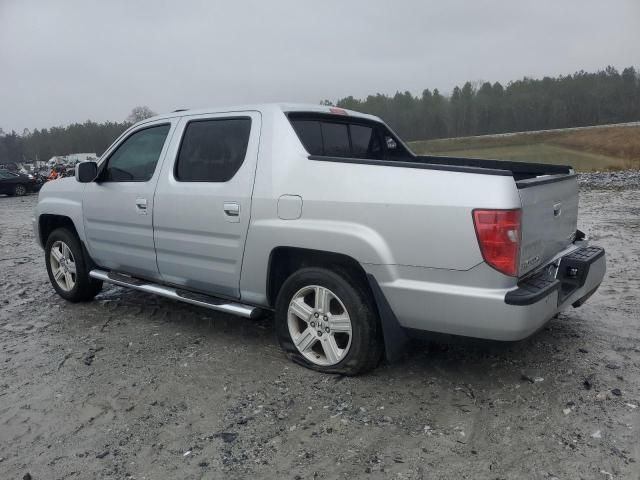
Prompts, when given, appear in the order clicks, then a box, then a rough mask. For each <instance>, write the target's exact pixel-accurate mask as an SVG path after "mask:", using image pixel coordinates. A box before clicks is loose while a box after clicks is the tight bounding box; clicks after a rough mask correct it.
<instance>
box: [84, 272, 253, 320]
mask: <svg viewBox="0 0 640 480" xmlns="http://www.w3.org/2000/svg"><path fill="white" fill-rule="evenodd" d="M89 276H90V277H91V278H95V279H96V280H102V281H103V282H108V283H113V284H114V285H119V286H121V287H127V288H132V289H134V290H140V291H141V292H146V293H153V294H155V295H160V296H161V297H166V298H171V299H173V300H179V301H181V302H186V303H191V304H192V305H198V306H200V307H205V308H209V309H211V310H216V311H218V312H224V313H230V314H232V315H239V316H241V317H244V318H256V317H258V316H259V314H260V309H259V308H256V307H252V306H250V305H243V304H241V303H234V302H229V301H228V300H223V299H220V298H216V297H211V296H209V295H202V294H200V293H193V292H189V291H187V290H181V289H177V288H172V287H166V286H164V285H159V284H157V283H151V282H147V281H145V280H140V279H138V278H134V277H128V276H126V275H122V274H119V273H114V272H107V271H105V270H91V271H90V272H89Z"/></svg>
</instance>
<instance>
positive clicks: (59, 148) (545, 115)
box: [0, 67, 640, 164]
mask: <svg viewBox="0 0 640 480" xmlns="http://www.w3.org/2000/svg"><path fill="white" fill-rule="evenodd" d="M322 103H325V104H332V102H330V101H326V100H325V101H324V102H322ZM335 104H336V105H337V106H340V107H343V108H349V109H353V110H358V111H361V112H366V113H371V114H374V115H377V116H379V117H381V118H383V119H384V120H385V121H386V122H388V123H389V124H390V125H391V126H392V128H394V129H395V130H396V131H397V132H398V133H399V134H400V136H401V137H403V138H404V139H406V140H426V139H430V138H447V137H460V136H468V135H484V134H489V133H506V132H519V131H527V130H545V129H553V128H566V127H579V126H587V125H602V124H607V123H620V122H630V121H636V120H640V75H639V73H638V72H637V71H636V69H635V68H634V67H628V68H625V69H624V70H623V71H622V73H620V72H618V71H617V70H616V69H615V68H613V67H607V68H606V69H605V70H601V71H598V72H595V73H588V72H584V71H580V72H577V73H574V74H573V75H566V76H564V75H561V76H558V77H544V78H542V79H532V78H523V79H522V80H516V81H513V82H509V83H508V84H507V85H506V86H503V85H501V84H500V83H499V82H495V83H493V84H492V83H490V82H485V83H481V82H479V83H471V82H467V83H465V84H464V85H463V86H462V87H459V86H456V87H455V88H454V89H453V92H452V93H451V95H449V96H445V95H442V94H441V93H440V92H439V91H438V90H437V89H434V90H433V91H431V90H429V89H427V90H424V91H423V92H422V95H421V96H414V95H413V94H411V93H410V92H404V93H400V92H398V93H396V94H395V95H393V96H388V95H384V94H377V95H370V96H368V97H367V98H366V99H364V100H359V99H356V98H354V97H346V98H342V99H340V100H338V101H337V102H335ZM151 115H153V112H152V111H151V110H150V109H149V108H148V107H136V108H134V109H133V110H132V112H131V115H129V117H128V118H127V120H125V121H124V122H122V123H118V122H106V123H96V122H92V121H86V122H85V123H75V124H72V125H69V126H67V127H53V128H49V129H46V128H45V129H42V130H37V129H36V130H34V131H32V132H31V131H28V130H25V131H24V132H23V133H22V135H18V134H17V133H15V132H11V133H9V134H5V133H4V132H2V130H1V129H0V164H3V163H8V162H21V161H31V160H48V159H49V158H51V157H52V156H54V155H66V154H69V153H79V152H95V153H97V154H98V155H100V154H101V153H102V152H103V151H104V150H105V149H106V148H107V147H108V146H109V145H110V144H111V142H112V141H113V140H114V139H115V138H116V137H117V136H118V135H120V133H122V132H123V131H124V130H125V129H126V128H127V127H129V126H130V125H131V123H133V122H136V121H139V120H141V119H143V118H147V117H149V116H151Z"/></svg>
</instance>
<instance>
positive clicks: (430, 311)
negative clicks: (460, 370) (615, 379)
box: [369, 247, 606, 341]
mask: <svg viewBox="0 0 640 480" xmlns="http://www.w3.org/2000/svg"><path fill="white" fill-rule="evenodd" d="M585 250H587V251H585ZM580 257H584V258H580ZM487 268H488V267H486V266H483V265H479V266H478V267H475V268H474V269H472V270H470V271H467V272H455V273H451V272H449V274H448V280H447V281H445V282H442V281H433V279H432V278H429V279H427V278H428V277H433V275H442V274H436V273H434V272H433V271H431V272H429V271H426V272H423V274H421V276H422V275H423V276H424V278H421V279H419V278H415V275H414V278H411V279H408V278H399V277H401V275H399V276H396V277H395V278H393V276H394V273H395V274H398V273H399V272H398V271H395V272H393V271H392V272H383V271H380V270H379V271H378V273H379V274H381V277H382V278H380V277H379V276H378V275H376V273H375V272H371V271H369V273H371V274H372V275H374V276H375V277H376V280H377V281H378V283H379V285H380V289H381V291H382V293H383V294H384V297H385V299H386V301H387V302H388V304H389V306H390V309H391V310H392V311H393V314H394V315H395V317H396V318H397V320H398V323H399V324H400V325H401V326H402V327H404V328H407V329H413V330H424V331H431V332H439V333H447V334H453V335H463V336H468V337H476V338H486V339H492V340H504V341H514V340H521V339H523V338H526V337H528V336H530V335H531V334H533V333H534V332H536V331H537V330H539V329H540V328H541V327H542V326H544V324H545V323H546V322H547V321H548V320H549V319H551V318H552V317H553V316H554V315H556V314H557V313H558V312H560V311H562V310H564V309H566V308H568V307H569V306H571V305H574V306H579V305H581V304H582V303H583V300H586V298H588V297H589V296H590V295H591V294H593V292H595V290H597V288H598V287H599V285H600V283H601V282H602V279H603V278H604V274H605V271H606V259H605V254H604V250H603V249H601V248H599V247H581V248H575V247H572V248H571V249H570V250H569V251H567V252H565V253H564V255H562V256H559V257H558V258H556V259H555V261H554V262H553V263H551V264H549V265H547V267H546V268H545V269H544V271H543V273H542V274H539V276H536V277H535V278H533V277H532V278H529V279H528V280H527V281H524V282H521V283H520V284H519V285H517V286H515V287H514V286H506V285H505V286H502V287H500V286H497V288H486V287H481V286H478V285H483V283H482V277H483V276H487V278H490V277H488V275H493V274H495V271H492V272H489V271H488V270H487ZM573 268H577V269H578V271H577V272H575V271H574V270H570V269H573ZM475 269H478V270H479V271H478V272H473V270H475ZM423 270H426V269H423ZM385 273H388V274H389V275H388V276H387V278H384V277H385V275H384V274H385ZM400 273H401V272H400ZM504 278H505V279H506V278H507V277H504ZM469 279H472V280H471V283H473V284H474V285H473V286H469V283H470V280H469ZM505 281H506V280H505ZM511 281H513V279H511ZM488 283H490V282H487V284H488Z"/></svg>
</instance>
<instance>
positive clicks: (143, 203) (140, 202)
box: [136, 198, 147, 215]
mask: <svg viewBox="0 0 640 480" xmlns="http://www.w3.org/2000/svg"><path fill="white" fill-rule="evenodd" d="M136 209H137V210H138V213H139V214H141V215H146V214H147V199H146V198H136Z"/></svg>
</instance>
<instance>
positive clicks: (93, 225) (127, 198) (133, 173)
mask: <svg viewBox="0 0 640 480" xmlns="http://www.w3.org/2000/svg"><path fill="white" fill-rule="evenodd" d="M175 122H176V121H175V120H174V121H173V124H172V122H171V121H166V120H165V121H163V122H160V123H154V124H149V125H144V126H142V127H140V128H139V129H137V130H135V131H133V132H131V133H129V134H128V135H127V136H126V137H125V138H124V139H123V140H122V141H121V142H120V143H118V144H117V145H116V146H114V147H113V148H111V149H110V152H107V157H106V160H104V161H103V162H101V164H100V169H99V170H100V173H99V174H98V178H97V179H96V181H94V182H92V183H88V184H87V186H86V188H85V190H84V193H83V199H82V209H83V213H84V228H85V234H86V239H87V248H88V250H89V253H90V255H91V258H93V260H94V261H95V262H96V263H97V264H98V265H99V266H101V267H103V268H107V269H110V270H115V271H119V272H124V273H128V274H131V275H134V276H140V277H143V278H149V279H158V278H159V273H158V266H157V264H156V253H155V249H154V244H153V208H154V204H153V194H154V191H155V188H156V185H157V182H158V177H159V172H160V164H161V163H162V162H161V159H162V158H163V156H164V153H165V151H166V148H167V147H168V143H169V142H168V141H167V139H168V138H170V135H171V133H172V130H173V128H174V127H175Z"/></svg>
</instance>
